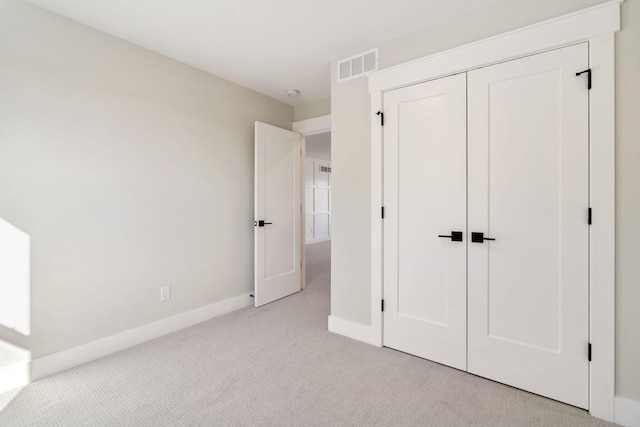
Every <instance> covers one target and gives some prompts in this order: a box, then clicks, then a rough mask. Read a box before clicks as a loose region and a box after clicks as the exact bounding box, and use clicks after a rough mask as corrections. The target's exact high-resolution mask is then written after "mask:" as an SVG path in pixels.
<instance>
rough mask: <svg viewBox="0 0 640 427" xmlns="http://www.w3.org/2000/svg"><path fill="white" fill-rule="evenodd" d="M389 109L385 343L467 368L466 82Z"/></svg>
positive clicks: (413, 90) (400, 96)
mask: <svg viewBox="0 0 640 427" xmlns="http://www.w3.org/2000/svg"><path fill="white" fill-rule="evenodd" d="M384 109H385V126H384V170H385V173H384V205H385V219H384V299H385V310H384V314H383V316H384V345H385V346H388V347H393V348H396V349H398V350H402V351H404V352H407V353H411V354H415V355H417V356H420V357H424V358H427V359H430V360H434V361H436V362H439V363H443V364H446V365H449V366H453V367H456V368H459V369H466V241H453V240H452V239H451V238H446V237H438V236H439V235H443V236H446V235H451V232H452V231H458V232H462V234H465V233H466V164H465V159H466V76H465V75H464V74H462V75H456V76H452V77H448V78H443V79H439V80H436V81H431V82H427V83H422V84H419V85H415V86H410V87H406V88H402V89H398V90H394V91H391V92H388V93H386V94H385V96H384Z"/></svg>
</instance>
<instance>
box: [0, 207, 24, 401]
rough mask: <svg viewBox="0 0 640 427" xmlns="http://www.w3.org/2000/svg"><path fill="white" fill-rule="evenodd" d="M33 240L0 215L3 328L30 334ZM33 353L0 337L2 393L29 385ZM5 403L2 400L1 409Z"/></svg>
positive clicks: (0, 391)
mask: <svg viewBox="0 0 640 427" xmlns="http://www.w3.org/2000/svg"><path fill="white" fill-rule="evenodd" d="M30 259H31V243H30V237H29V235H28V234H27V233H25V232H24V231H22V230H20V229H19V228H17V227H15V226H14V225H13V224H10V223H9V222H7V221H5V220H4V219H2V218H0V328H6V329H9V330H11V331H14V332H17V333H19V334H22V335H25V336H27V335H29V334H30V333H31V278H30V264H31V263H30ZM30 360H31V352H29V351H28V350H25V349H22V348H20V347H17V346H15V345H13V344H12V343H9V342H7V341H4V340H1V339H0V393H2V392H5V391H7V390H11V389H14V388H16V387H20V386H23V385H25V384H27V383H28V382H29V380H30V375H29V361H30ZM5 406H6V402H3V401H2V400H0V410H2V409H3V408H4V407H5Z"/></svg>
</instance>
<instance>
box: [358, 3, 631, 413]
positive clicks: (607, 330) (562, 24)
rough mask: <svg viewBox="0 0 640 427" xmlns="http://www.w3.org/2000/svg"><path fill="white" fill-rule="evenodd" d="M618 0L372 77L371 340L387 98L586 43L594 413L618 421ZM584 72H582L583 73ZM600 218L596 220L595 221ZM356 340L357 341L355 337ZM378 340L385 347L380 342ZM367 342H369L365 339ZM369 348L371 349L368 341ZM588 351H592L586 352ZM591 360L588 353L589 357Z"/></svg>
mask: <svg viewBox="0 0 640 427" xmlns="http://www.w3.org/2000/svg"><path fill="white" fill-rule="evenodd" d="M622 1H623V0H612V1H609V2H606V3H602V4H600V5H597V6H593V7H590V8H587V9H584V10H581V11H578V12H574V13H571V14H568V15H564V16H560V17H558V18H554V19H551V20H548V21H544V22H542V23H538V24H534V25H530V26H527V27H524V28H521V29H517V30H514V31H510V32H507V33H504V34H502V35H498V36H495V37H490V38H487V39H484V40H480V41H478V42H474V43H471V44H468V45H465V46H461V47H458V48H454V49H451V50H448V51H445V52H440V53H437V54H434V55H431V56H428V57H425V58H421V59H417V60H415V61H411V62H408V63H406V64H401V65H399V66H395V67H391V68H387V69H383V70H381V71H378V72H377V73H375V74H372V75H371V76H370V77H369V93H370V94H371V116H370V117H371V143H372V149H371V153H372V157H371V161H372V163H371V166H372V181H371V182H372V191H371V200H372V205H371V219H372V221H371V238H372V241H371V245H372V247H371V249H372V253H371V266H372V272H371V273H372V276H371V277H372V288H371V335H373V336H376V337H379V338H376V344H379V345H382V333H383V325H382V313H381V311H380V300H381V299H382V286H383V283H382V219H381V218H380V215H379V213H380V206H382V205H383V194H382V173H383V169H382V160H383V159H382V143H383V132H382V129H383V128H382V127H381V126H380V121H379V117H377V116H376V115H375V113H376V112H377V111H383V103H382V100H383V93H384V92H385V91H388V90H393V89H397V88H399V87H403V86H408V85H413V84H417V83H421V82H424V81H428V80H433V79H436V78H440V77H445V76H448V75H451V74H456V73H459V72H466V71H469V70H472V69H474V68H478V67H482V66H487V65H491V64H495V63H499V62H504V61H507V60H511V59H516V58H518V57H523V56H528V55H532V54H535V53H541V52H544V51H546V50H551V49H557V48H559V47H563V46H568V45H572V44H576V43H581V42H585V41H586V42H588V43H589V67H590V68H591V69H592V70H593V74H594V86H593V89H592V90H591V91H590V93H589V127H590V129H589V151H590V156H589V157H590V173H589V181H590V190H589V199H590V207H591V208H592V209H593V212H594V219H595V218H597V220H595V221H594V223H593V225H591V228H590V256H589V258H590V259H589V264H590V271H589V283H590V286H589V288H590V290H589V293H590V304H589V318H590V320H589V321H590V324H589V341H590V343H591V344H592V345H593V348H594V352H593V359H592V362H591V363H590V367H589V412H590V413H591V415H593V416H595V417H598V418H601V419H604V420H607V421H614V420H615V409H614V408H615V99H614V98H615V42H614V34H615V32H616V31H618V30H620V3H622ZM577 71H579V70H577ZM596 213H597V217H596ZM354 338H355V337H354ZM378 340H379V341H378ZM363 341H365V339H364V337H363ZM367 342H369V341H368V340H367ZM585 351H586V350H585ZM585 357H586V353H585Z"/></svg>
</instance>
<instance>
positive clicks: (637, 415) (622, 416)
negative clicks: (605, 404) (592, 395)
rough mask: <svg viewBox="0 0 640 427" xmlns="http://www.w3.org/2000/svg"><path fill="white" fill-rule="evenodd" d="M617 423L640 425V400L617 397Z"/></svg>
mask: <svg viewBox="0 0 640 427" xmlns="http://www.w3.org/2000/svg"><path fill="white" fill-rule="evenodd" d="M615 423H616V424H620V425H621V426H624V427H639V426H640V402H636V401H635V400H629V399H625V398H623V397H616V421H615Z"/></svg>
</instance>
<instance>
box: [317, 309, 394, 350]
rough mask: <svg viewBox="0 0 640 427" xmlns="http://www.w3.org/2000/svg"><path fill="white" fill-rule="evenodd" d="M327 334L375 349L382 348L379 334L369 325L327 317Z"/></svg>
mask: <svg viewBox="0 0 640 427" xmlns="http://www.w3.org/2000/svg"><path fill="white" fill-rule="evenodd" d="M329 332H333V333H335V334H338V335H344V336H345V337H349V338H352V339H354V340H358V341H362V342H365V343H367V344H371V345H375V346H376V347H382V337H381V336H380V334H378V333H377V332H376V331H375V330H374V328H372V327H371V326H370V325H365V324H363V323H357V322H352V321H351V320H345V319H341V318H339V317H335V316H329Z"/></svg>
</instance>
